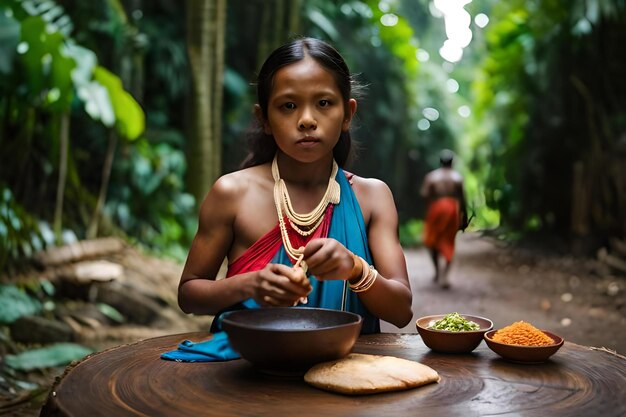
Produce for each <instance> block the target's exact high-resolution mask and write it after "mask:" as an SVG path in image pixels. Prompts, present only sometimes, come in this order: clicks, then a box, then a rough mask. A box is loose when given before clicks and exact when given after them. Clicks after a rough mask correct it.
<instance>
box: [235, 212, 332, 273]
mask: <svg viewBox="0 0 626 417" xmlns="http://www.w3.org/2000/svg"><path fill="white" fill-rule="evenodd" d="M333 207H335V206H334V205H333V204H329V205H328V207H327V208H326V213H325V215H324V220H322V223H321V224H320V225H319V227H318V228H317V229H315V232H313V233H312V234H311V235H310V236H301V235H299V234H298V233H297V232H296V231H295V230H293V228H291V226H289V220H288V219H287V217H285V225H286V226H287V235H289V240H290V241H291V245H292V246H293V247H294V248H299V247H300V246H306V244H307V242H308V241H309V240H311V239H314V238H319V237H327V236H328V230H329V228H330V221H331V219H332V217H333ZM282 244H283V241H282V238H281V235H280V226H279V225H278V224H277V225H276V227H274V228H273V229H272V230H270V231H269V232H268V233H266V234H265V235H264V236H263V237H261V238H260V239H259V240H257V241H256V242H254V244H253V245H252V246H250V247H249V248H248V250H246V251H245V252H244V253H243V254H242V255H241V256H240V257H239V258H237V259H236V260H235V261H234V262H233V263H231V264H230V265H228V271H227V273H226V277H227V278H228V277H231V276H233V275H237V274H241V273H244V272H251V271H258V270H259V269H263V268H264V267H265V265H267V264H268V263H270V261H271V260H272V258H273V257H274V255H275V254H276V252H277V251H278V250H279V249H280V247H281V246H282ZM291 261H292V263H295V260H293V259H292V260H291Z"/></svg>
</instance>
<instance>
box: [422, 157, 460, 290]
mask: <svg viewBox="0 0 626 417" xmlns="http://www.w3.org/2000/svg"><path fill="white" fill-rule="evenodd" d="M453 159H454V153H453V152H452V151H450V150H448V149H444V150H443V151H441V153H440V155H439V162H440V165H441V166H440V167H439V168H437V169H435V170H433V171H431V172H429V173H428V174H427V175H426V177H425V178H424V181H423V183H422V188H421V190H420V194H421V196H422V197H423V198H424V199H426V204H427V211H426V220H425V222H424V245H425V246H426V247H427V248H428V250H429V251H430V256H431V258H432V261H433V264H434V267H435V277H434V281H435V282H439V284H440V285H441V287H442V288H449V287H450V283H449V281H448V271H449V269H450V264H451V262H452V257H453V256H454V243H455V239H456V233H457V231H458V230H459V229H461V230H465V227H467V209H466V201H465V191H464V188H463V176H462V175H461V174H460V173H458V172H457V171H455V170H454V169H452V161H453ZM440 257H443V259H444V266H443V268H442V270H441V271H440V268H439V260H440Z"/></svg>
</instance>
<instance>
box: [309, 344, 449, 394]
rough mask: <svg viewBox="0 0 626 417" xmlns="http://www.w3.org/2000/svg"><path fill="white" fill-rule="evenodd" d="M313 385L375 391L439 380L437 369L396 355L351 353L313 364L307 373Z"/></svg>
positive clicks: (341, 390)
mask: <svg viewBox="0 0 626 417" xmlns="http://www.w3.org/2000/svg"><path fill="white" fill-rule="evenodd" d="M304 380H305V381H306V382H307V383H308V384H310V385H313V386H314V387H317V388H321V389H324V390H327V391H334V392H339V393H342V394H351V395H359V394H376V393H378V392H386V391H400V390H406V389H409V388H415V387H419V386H422V385H426V384H430V383H431V382H439V380H440V377H439V374H438V373H437V371H435V370H434V369H432V368H431V367H429V366H426V365H423V364H421V363H419V362H414V361H410V360H407V359H402V358H397V357H395V356H381V355H364V354H361V353H350V354H349V355H348V356H346V357H345V358H342V359H338V360H334V361H330V362H323V363H319V364H317V365H314V366H313V367H312V368H311V369H309V370H308V372H307V373H306V374H304Z"/></svg>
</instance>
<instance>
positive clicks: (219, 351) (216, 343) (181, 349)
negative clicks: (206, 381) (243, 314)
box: [161, 332, 240, 362]
mask: <svg viewBox="0 0 626 417" xmlns="http://www.w3.org/2000/svg"><path fill="white" fill-rule="evenodd" d="M161 358H163V359H168V360H171V361H177V362H216V361H229V360H232V359H239V358H240V356H239V354H238V353H237V352H235V351H234V350H233V348H232V347H231V346H230V342H229V341H228V335H227V334H226V332H217V333H215V334H214V335H213V338H212V339H211V340H205V341H202V342H192V341H191V340H184V341H183V342H181V343H180V344H179V345H178V349H176V350H173V351H171V352H165V353H164V354H162V355H161Z"/></svg>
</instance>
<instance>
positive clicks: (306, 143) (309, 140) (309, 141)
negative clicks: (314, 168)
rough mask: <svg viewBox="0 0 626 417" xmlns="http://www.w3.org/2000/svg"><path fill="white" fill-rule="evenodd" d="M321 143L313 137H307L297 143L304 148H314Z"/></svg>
mask: <svg viewBox="0 0 626 417" xmlns="http://www.w3.org/2000/svg"><path fill="white" fill-rule="evenodd" d="M319 142H320V140H319V139H317V138H314V137H311V136H307V137H305V138H302V139H300V140H298V141H297V142H296V143H297V144H298V145H302V146H313V145H315V144H317V143H319Z"/></svg>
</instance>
